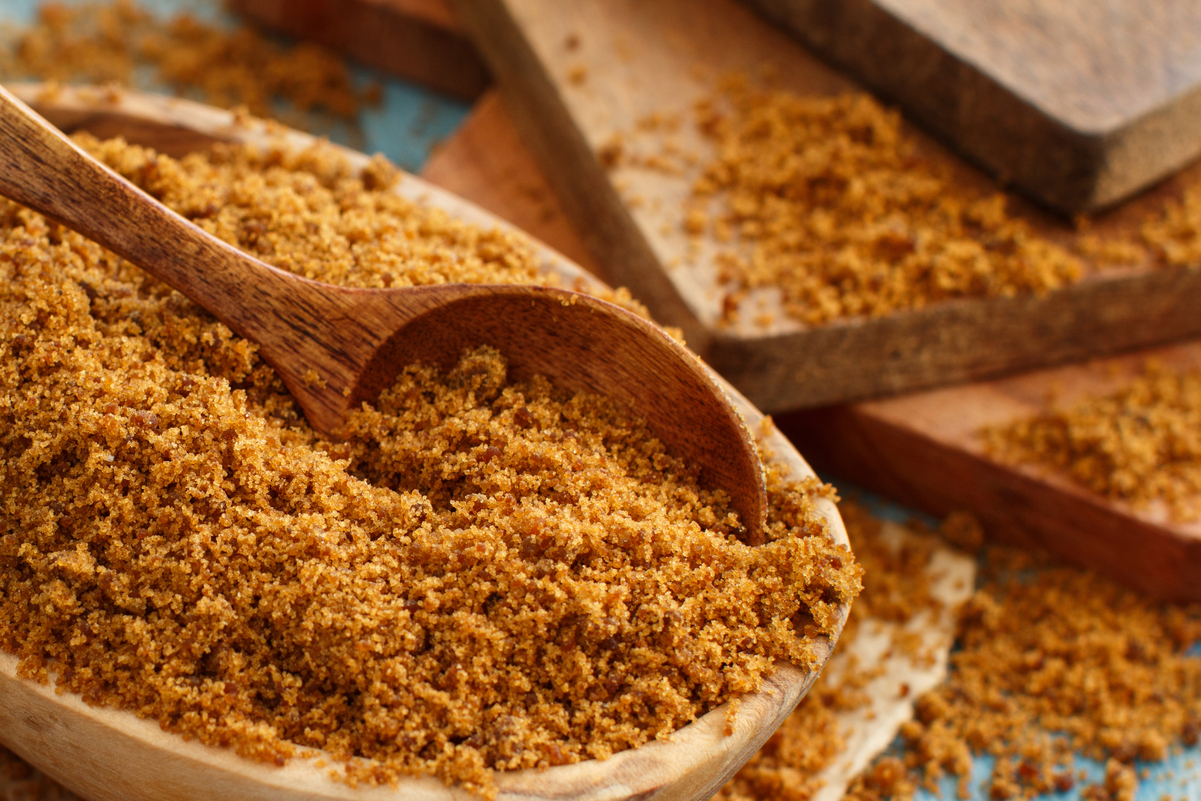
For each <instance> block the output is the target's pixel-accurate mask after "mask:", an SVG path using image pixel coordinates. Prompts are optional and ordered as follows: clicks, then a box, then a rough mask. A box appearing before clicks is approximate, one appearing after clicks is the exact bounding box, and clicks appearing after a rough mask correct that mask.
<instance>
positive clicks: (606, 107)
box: [454, 0, 1201, 412]
mask: <svg viewBox="0 0 1201 801" xmlns="http://www.w3.org/2000/svg"><path fill="white" fill-rule="evenodd" d="M454 7H455V9H456V11H457V12H458V14H459V16H460V18H461V19H462V21H463V24H464V26H465V28H466V29H467V30H468V32H469V33H470V34H471V35H472V37H473V39H474V40H475V41H476V43H477V44H478V46H479V47H480V50H481V52H482V53H483V54H484V56H485V58H486V59H487V60H488V61H489V63H490V65H491V66H492V68H493V72H494V74H495V75H496V76H497V78H498V81H499V83H500V85H501V88H502V91H503V92H504V93H505V99H506V102H507V104H508V107H509V110H510V112H511V114H512V118H513V120H514V123H515V124H516V125H517V128H518V130H519V131H520V132H521V134H522V137H523V138H524V139H525V141H526V142H527V143H528V145H529V147H530V149H531V152H533V154H534V156H535V158H537V159H538V161H539V163H540V164H541V166H542V167H543V170H544V172H545V174H546V176H547V178H548V180H549V181H550V182H551V185H552V186H553V187H554V189H555V191H556V193H557V194H558V195H559V197H560V199H561V200H562V202H563V206H564V209H565V210H566V212H567V214H568V216H569V217H570V218H571V219H572V220H573V222H574V223H575V224H576V227H577V230H578V231H579V232H580V235H581V236H582V238H583V240H584V244H585V246H586V247H588V249H589V251H590V252H591V253H592V254H593V255H594V257H595V259H596V262H597V264H598V265H599V266H600V269H601V271H602V272H603V273H604V274H605V275H606V276H610V280H611V281H612V282H614V283H617V284H622V285H625V286H628V287H629V288H630V289H631V290H632V291H633V292H634V293H635V295H636V296H637V297H638V298H640V299H641V300H643V301H644V302H646V303H647V304H648V305H649V306H650V307H651V310H652V312H653V313H654V314H655V316H656V318H657V319H658V320H659V321H660V322H663V323H665V324H669V325H676V326H679V327H681V328H682V329H683V330H684V332H685V335H686V336H687V338H688V341H689V343H690V345H692V347H693V348H694V349H697V350H698V351H699V352H700V353H701V355H702V356H703V357H704V358H706V360H707V361H709V363H710V364H712V365H713V366H714V367H715V368H717V369H718V371H719V372H721V373H722V374H723V375H725V376H726V377H727V378H728V379H729V380H730V381H731V382H732V383H733V384H735V386H737V387H738V388H739V389H740V390H741V391H742V392H743V393H744V394H746V395H747V396H748V397H749V398H750V399H751V400H752V401H753V402H754V403H756V405H758V406H759V407H760V408H762V409H764V410H765V411H770V412H777V411H781V410H785V409H790V408H792V409H795V408H803V407H813V406H819V405H825V404H832V403H838V402H844V401H849V400H857V399H864V398H869V397H873V396H881V395H887V394H895V393H898V392H903V391H912V390H916V389H921V388H927V387H932V386H939V385H945V384H949V383H953V382H962V381H967V380H973V379H980V378H985V377H992V376H997V375H1001V374H1004V373H1007V372H1015V371H1019V370H1023V369H1030V368H1034V367H1039V366H1045V365H1049V364H1056V363H1061V362H1065V361H1071V360H1079V359H1083V358H1087V357H1090V356H1093V355H1097V354H1105V353H1114V352H1118V351H1121V350H1124V349H1131V348H1135V347H1140V346H1148V345H1152V344H1157V343H1161V342H1166V341H1170V340H1172V339H1177V338H1183V337H1186V336H1189V335H1197V334H1201V315H1198V314H1196V309H1197V308H1198V305H1199V304H1201V271H1196V270H1188V269H1184V268H1181V269H1150V268H1149V266H1147V265H1143V266H1141V267H1135V268H1130V269H1125V270H1099V271H1097V272H1096V273H1095V274H1094V275H1093V276H1092V277H1090V278H1089V279H1087V280H1085V281H1084V282H1082V283H1081V284H1079V285H1077V286H1073V287H1071V288H1068V289H1065V290H1061V291H1059V292H1055V293H1052V294H1050V295H1048V296H1046V297H1042V298H1038V297H1019V298H1012V299H996V300H971V301H955V302H948V303H942V304H936V305H932V306H930V307H927V308H925V309H920V310H917V311H912V312H902V313H897V314H892V315H889V316H887V317H883V318H877V319H871V320H862V319H856V320H849V321H846V322H842V323H836V324H831V325H825V326H821V327H817V328H809V329H807V328H805V327H804V326H802V325H801V324H799V323H795V322H792V321H788V320H786V319H785V318H783V317H782V315H776V316H775V318H774V319H773V320H772V321H771V322H768V323H761V322H759V321H758V319H757V317H758V315H757V314H756V310H758V309H767V310H769V311H770V310H771V309H772V308H773V305H772V304H773V295H772V293H771V292H770V291H764V292H762V293H757V294H754V293H753V294H752V296H751V297H750V298H748V299H747V300H746V301H745V303H744V304H743V306H742V307H741V308H742V309H743V311H744V313H742V314H741V315H740V319H741V320H742V322H741V323H740V324H739V326H738V327H736V328H733V329H726V328H722V327H720V326H719V320H720V316H721V312H722V303H723V292H722V290H721V287H720V286H719V285H718V283H717V280H716V272H717V271H716V267H715V265H714V263H713V258H712V257H713V254H714V251H715V249H716V248H715V246H714V245H713V244H712V243H706V244H702V245H701V250H700V252H699V255H698V256H697V258H696V261H695V265H691V264H689V263H688V258H687V256H688V253H689V239H688V237H687V235H686V234H685V233H684V232H683V231H682V230H681V226H680V225H679V222H680V220H679V208H680V203H681V201H682V200H683V199H684V198H685V197H686V196H687V194H688V191H689V187H690V184H691V176H690V175H689V174H687V173H685V174H683V175H669V174H663V173H659V172H653V171H647V170H634V169H626V168H618V169H616V170H613V171H611V172H610V171H607V170H606V169H605V168H604V167H603V166H602V164H601V162H600V160H599V158H598V156H597V153H598V152H599V151H600V150H601V149H602V148H603V146H604V145H605V144H607V143H608V142H609V141H611V138H612V137H613V136H614V134H617V133H627V134H628V133H630V132H634V131H636V130H637V123H638V120H640V119H642V118H644V117H646V116H648V115H650V114H652V113H656V112H659V113H678V114H680V115H681V116H682V117H683V118H684V119H685V120H687V119H688V118H689V114H690V109H691V107H692V104H693V102H694V101H695V100H696V99H698V98H700V97H703V96H706V95H708V94H710V93H711V91H712V87H713V85H714V81H715V79H716V78H718V77H720V76H722V75H724V74H727V73H730V72H734V71H744V72H747V73H749V74H751V75H752V76H753V75H756V74H758V72H759V70H760V68H761V67H762V66H763V65H764V64H767V65H770V66H771V67H773V68H774V73H775V75H776V84H777V85H778V86H780V87H782V88H786V89H790V90H792V91H795V92H798V93H801V94H807V95H829V94H835V93H839V92H845V91H849V90H853V89H855V86H854V85H853V84H852V83H850V82H849V81H848V80H847V79H845V78H844V77H842V76H840V75H839V74H837V73H836V72H834V71H833V70H832V69H830V68H829V67H827V66H825V65H824V64H823V63H821V62H819V61H818V60H817V59H816V58H814V57H813V56H811V55H810V54H808V53H807V52H806V51H805V50H804V49H803V48H801V47H800V46H799V45H797V44H796V43H795V42H794V41H792V40H790V39H789V38H788V37H787V36H786V35H785V34H784V33H782V32H780V31H777V30H775V29H774V28H773V27H772V26H770V25H769V24H767V23H766V22H765V21H764V20H762V19H761V18H759V17H758V16H756V15H755V14H754V13H753V12H752V11H751V10H750V9H749V8H747V7H745V6H743V5H741V4H739V3H737V2H735V0H659V2H656V3H653V4H647V3H640V2H635V0H605V1H603V2H602V0H579V2H576V3H573V4H571V6H570V8H568V7H566V6H562V5H559V4H556V3H554V2H551V0H454ZM678 141H679V144H680V146H681V147H682V148H683V149H685V150H687V149H694V150H696V151H697V152H699V153H701V154H702V155H703V154H704V153H705V148H706V146H707V143H705V142H704V141H703V140H701V139H700V137H699V136H697V135H695V133H694V132H691V129H690V127H689V126H688V125H684V126H682V127H681V129H680V131H679V132H678ZM919 141H921V142H922V145H921V147H922V152H923V153H924V154H925V155H926V156H927V157H929V158H930V159H933V160H935V161H936V162H937V163H940V164H945V165H947V167H948V169H951V170H952V171H953V172H954V173H955V174H956V175H959V176H962V178H961V180H963V181H965V182H969V183H975V184H977V185H980V186H988V184H987V182H985V181H984V179H983V178H982V176H980V175H979V174H977V173H975V172H973V171H972V170H970V169H969V168H967V167H966V166H965V165H964V164H963V163H962V162H959V161H958V160H957V159H954V158H953V157H952V156H950V155H949V154H948V153H947V152H946V151H945V150H943V149H942V148H940V147H939V146H937V145H936V144H934V143H933V142H931V141H929V140H928V139H923V138H921V137H919ZM1178 187H1179V184H1178V183H1176V184H1171V183H1170V184H1169V185H1168V186H1165V187H1164V188H1161V189H1159V190H1157V192H1159V193H1160V195H1163V194H1167V193H1171V192H1173V191H1178ZM1153 200H1154V198H1150V199H1146V198H1142V199H1139V200H1138V201H1137V202H1135V203H1133V204H1126V205H1124V206H1123V207H1122V208H1121V209H1119V210H1117V211H1115V212H1113V213H1112V214H1109V215H1106V216H1104V217H1102V218H1101V219H1099V220H1098V222H1097V224H1096V226H1095V228H1096V230H1098V231H1101V232H1104V231H1106V230H1115V229H1117V228H1120V227H1122V226H1127V227H1128V226H1130V225H1132V224H1133V223H1132V221H1133V220H1135V219H1136V218H1137V215H1138V214H1139V209H1144V208H1146V206H1145V205H1143V204H1145V203H1147V202H1152V201H1153ZM1016 206H1017V207H1018V208H1019V209H1020V210H1021V211H1022V213H1023V214H1026V215H1028V216H1029V218H1030V219H1031V220H1032V221H1033V222H1034V223H1035V224H1036V225H1037V226H1039V227H1040V230H1043V231H1044V232H1046V233H1047V234H1048V235H1050V236H1053V237H1057V238H1060V239H1064V240H1068V239H1070V238H1071V237H1072V236H1073V235H1074V234H1073V232H1072V231H1071V229H1070V227H1068V226H1066V225H1063V224H1062V223H1058V222H1056V221H1055V220H1053V219H1050V218H1048V217H1046V216H1044V215H1040V214H1039V213H1038V212H1037V211H1036V210H1034V209H1033V208H1030V207H1024V206H1022V204H1020V203H1019V204H1016Z"/></svg>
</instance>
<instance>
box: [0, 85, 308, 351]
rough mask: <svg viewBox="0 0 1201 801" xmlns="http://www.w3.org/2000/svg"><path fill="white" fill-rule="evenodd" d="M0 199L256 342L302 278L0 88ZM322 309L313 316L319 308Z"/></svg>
mask: <svg viewBox="0 0 1201 801" xmlns="http://www.w3.org/2000/svg"><path fill="white" fill-rule="evenodd" d="M0 195H4V196H5V197H8V198H10V199H12V200H15V201H16V202H18V203H20V204H22V205H24V206H27V207H29V208H31V209H33V210H34V211H37V212H39V213H41V214H43V215H44V216H46V217H49V218H51V219H53V220H56V221H57V222H60V223H62V224H63V225H65V226H66V227H68V228H70V229H72V230H74V231H77V232H78V233H80V234H83V235H84V236H85V237H87V238H88V239H91V240H93V241H94V242H98V243H100V244H101V245H103V246H105V247H106V248H108V249H109V250H111V251H112V252H114V253H116V254H117V255H119V256H121V257H123V258H125V259H127V260H128V261H130V262H133V263H134V264H136V265H138V266H139V267H141V268H142V269H143V270H145V271H146V272H148V273H150V274H151V275H153V276H154V277H155V278H158V279H159V280H161V281H163V282H165V283H167V284H170V285H171V286H172V287H174V288H175V289H177V290H179V291H180V292H182V293H183V294H184V295H187V296H188V297H189V298H190V299H192V300H193V301H195V302H196V303H198V304H199V305H201V306H203V307H204V308H205V309H207V310H208V311H209V312H211V313H212V314H213V315H215V316H216V317H218V318H219V319H220V320H221V321H222V322H224V323H226V324H227V325H229V326H230V328H232V329H233V330H234V331H236V332H237V333H239V334H241V335H242V336H246V337H248V338H250V339H254V340H256V341H258V340H260V339H261V335H262V334H264V333H265V332H267V331H269V330H270V329H271V328H272V327H273V326H275V327H278V323H277V322H274V323H273V322H272V320H273V317H274V308H273V307H272V304H271V302H270V298H271V296H272V295H273V294H275V293H277V292H280V291H289V292H295V291H296V290H297V287H298V285H301V284H306V283H309V282H307V281H305V280H304V279H302V278H299V277H297V276H294V275H291V274H289V273H286V272H284V271H282V270H279V269H276V268H274V267H271V266H270V265H267V264H265V263H263V262H260V261H258V260H257V259H253V258H251V257H249V256H247V255H246V254H244V253H242V252H241V251H239V250H237V249H236V248H234V247H232V246H230V245H228V244H226V243H225V242H222V241H221V240H220V239H218V238H216V237H215V236H212V235H211V234H209V233H207V232H206V231H204V230H203V229H201V228H199V227H198V226H196V225H194V224H193V223H191V222H189V221H188V220H186V219H184V218H183V217H181V216H180V215H178V214H176V213H175V212H173V211H171V210H170V209H168V208H167V207H166V206H164V205H162V204H161V203H159V202H158V201H157V200H155V199H154V198H153V197H151V196H150V195H148V194H147V193H145V192H143V191H142V190H141V189H138V188H137V187H136V186H134V185H133V184H131V183H130V182H129V181H127V180H125V179H124V178H122V177H121V176H120V175H118V174H117V173H116V172H114V171H113V170H111V169H109V168H108V167H107V166H105V165H104V164H101V163H100V162H99V161H97V160H96V159H94V158H92V157H91V156H90V155H88V154H87V153H85V152H84V151H83V150H81V149H80V148H79V147H78V146H77V145H76V144H75V143H74V142H72V141H71V140H70V139H68V138H67V137H66V136H64V135H63V134H62V133H61V132H60V131H58V130H57V129H56V128H54V126H52V125H50V123H48V122H46V121H45V120H44V119H42V118H41V117H40V116H39V115H38V114H37V113H36V112H34V111H33V110H32V109H30V108H29V107H28V106H26V105H25V104H24V103H22V102H21V101H20V100H18V99H17V98H16V97H14V96H13V95H12V94H11V93H9V92H8V90H6V89H4V88H3V87H0ZM318 313H319V312H318Z"/></svg>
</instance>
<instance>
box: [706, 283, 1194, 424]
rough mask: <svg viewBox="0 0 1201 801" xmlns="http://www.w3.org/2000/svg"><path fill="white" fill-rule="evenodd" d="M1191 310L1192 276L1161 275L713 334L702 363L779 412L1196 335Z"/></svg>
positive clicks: (755, 400)
mask: <svg viewBox="0 0 1201 801" xmlns="http://www.w3.org/2000/svg"><path fill="white" fill-rule="evenodd" d="M1198 308H1201V270H1196V269H1192V268H1188V267H1179V268H1168V267H1165V268H1162V269H1158V270H1154V271H1151V272H1148V273H1144V274H1140V275H1137V276H1127V277H1121V278H1107V279H1102V278H1098V279H1093V280H1087V281H1084V282H1082V283H1079V284H1076V285H1074V286H1070V287H1066V288H1064V289H1060V290H1057V291H1055V292H1051V293H1049V294H1047V295H1045V296H1043V297H1037V296H1024V297H1017V298H994V299H987V300H957V301H948V302H945V303H940V304H937V305H934V306H930V307H928V308H924V309H918V310H914V311H909V312H900V313H896V314H891V315H888V316H885V317H879V318H873V319H868V320H857V321H852V322H849V323H845V324H833V325H826V326H822V327H819V328H814V329H811V330H808V331H802V332H799V333H796V334H786V335H782V336H776V337H764V338H759V339H743V338H738V337H733V336H718V337H715V338H714V340H713V342H712V344H711V347H710V348H709V350H708V351H707V354H706V358H707V359H708V361H709V363H710V364H712V365H713V367H714V368H715V369H716V370H717V371H718V372H720V373H722V375H724V376H725V377H726V379H727V380H729V381H730V383H732V384H733V385H734V386H736V387H738V389H739V391H741V392H742V393H743V394H744V395H746V396H747V398H749V399H750V400H751V402H752V403H754V404H755V405H756V406H757V407H759V408H760V409H763V410H764V411H766V412H769V413H778V412H781V411H786V410H792V409H802V408H811V407H817V406H824V405H828V404H834V403H845V402H848V401H857V400H864V399H868V398H874V397H882V396H886V395H893V394H898V393H901V392H911V391H916V390H919V389H930V388H934V387H937V386H944V385H948V384H955V383H962V382H966V381H974V380H980V379H984V378H996V377H999V376H1002V375H1006V374H1011V373H1016V372H1020V371H1023V370H1030V369H1034V368H1039V367H1048V366H1053V365H1057V364H1063V363H1066V362H1072V361H1081V360H1085V359H1088V358H1092V357H1094V356H1103V355H1112V354H1116V353H1120V352H1123V351H1129V350H1134V349H1137V348H1142V347H1148V346H1151V345H1159V344H1164V343H1167V342H1171V341H1175V340H1180V339H1184V338H1187V337H1192V336H1201V315H1199V314H1197V309H1198ZM981 321H984V322H981ZM868 354H886V357H885V358H884V359H883V360H880V359H874V360H868V359H866V358H865V356H866V355H868Z"/></svg>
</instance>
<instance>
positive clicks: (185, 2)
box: [0, 0, 1201, 801]
mask: <svg viewBox="0 0 1201 801" xmlns="http://www.w3.org/2000/svg"><path fill="white" fill-rule="evenodd" d="M79 1H80V0H68V2H79ZM38 3H39V0H0V20H4V21H9V22H17V23H22V22H28V21H29V20H31V19H32V18H33V14H34V10H35V8H36V7H37V5H38ZM141 4H142V5H143V6H144V7H146V8H149V9H151V10H154V11H156V12H158V13H161V14H171V13H175V12H178V11H181V10H187V11H189V12H191V13H193V14H195V15H196V16H198V17H200V18H202V19H206V20H209V21H214V22H228V21H229V20H228V18H227V17H226V16H225V15H224V12H222V11H221V10H220V6H219V4H218V3H216V2H212V1H211V0H141ZM355 77H356V80H357V81H359V82H361V83H362V84H366V83H367V82H369V81H373V80H374V81H378V82H379V83H380V84H381V85H382V87H383V89H384V102H383V103H382V104H381V106H380V107H378V108H371V109H367V110H366V111H365V112H364V113H363V117H362V120H361V123H360V128H361V136H362V139H356V138H355V137H353V136H352V135H351V134H350V133H349V132H348V131H333V132H331V133H330V135H331V138H333V139H335V140H341V141H342V142H343V143H350V144H353V145H355V146H359V147H360V148H361V149H363V150H365V151H366V152H369V153H374V152H382V153H384V154H385V155H387V156H388V157H389V158H390V159H392V160H393V161H394V162H395V163H397V164H399V165H400V166H402V167H404V168H405V169H407V170H410V171H413V172H416V171H418V170H420V168H421V166H422V164H424V163H425V160H426V159H427V158H428V157H429V153H430V151H431V149H432V148H433V146H434V145H436V144H437V142H438V141H439V140H441V139H443V138H445V137H446V136H449V135H450V134H451V133H453V132H454V130H455V129H456V128H457V127H458V125H459V124H460V123H461V122H462V120H463V119H464V117H465V116H466V115H467V113H468V111H469V107H468V105H466V104H465V103H463V102H461V101H458V100H453V99H451V98H448V97H446V96H443V95H439V94H437V93H435V92H431V91H429V90H427V89H425V88H423V87H420V86H416V85H414V84H411V83H407V82H405V81H400V80H397V79H394V78H390V77H387V76H385V75H382V74H380V73H378V72H376V71H372V70H367V69H364V68H360V67H356V68H355ZM825 478H830V477H825ZM835 483H836V484H839V485H840V489H841V491H842V493H843V495H844V497H845V496H847V495H857V496H859V498H860V499H861V500H863V501H864V502H866V503H867V504H868V505H869V507H871V508H872V509H873V511H875V512H876V513H877V514H879V515H881V516H883V517H887V518H891V519H896V520H904V519H907V518H909V517H913V516H915V515H916V513H914V512H912V511H911V510H909V509H907V508H905V507H904V506H902V505H899V504H896V503H892V502H889V501H886V500H883V499H880V498H876V497H874V496H871V495H870V494H867V493H860V492H858V491H857V490H856V489H855V488H854V487H852V486H850V485H846V484H842V483H841V482H837V481H835ZM1198 658H1201V656H1199V657H1198ZM893 748H894V750H898V751H899V749H900V745H899V744H894V746H893ZM992 765H993V760H992V758H991V757H987V756H983V757H977V758H976V760H975V763H974V770H973V777H972V782H971V793H972V795H971V799H972V801H991V800H990V799H989V798H988V794H987V780H988V777H989V774H990V772H991V769H992ZM1077 768H1078V769H1080V770H1084V771H1086V772H1087V773H1088V775H1089V778H1088V780H1086V781H1084V782H1078V783H1077V784H1076V789H1073V790H1071V791H1069V792H1066V793H1058V794H1052V795H1050V796H1047V798H1054V799H1057V800H1058V801H1076V800H1077V799H1080V798H1081V789H1082V788H1083V787H1084V786H1085V785H1086V784H1088V783H1095V782H1098V781H1101V780H1103V778H1104V766H1103V765H1102V764H1100V763H1097V762H1096V761H1094V760H1089V759H1085V758H1083V757H1081V758H1078V764H1077ZM1139 769H1140V771H1142V770H1146V771H1147V777H1146V778H1145V779H1142V780H1141V781H1140V784H1139V790H1138V795H1137V801H1160V799H1163V798H1165V797H1167V798H1171V799H1186V800H1187V801H1201V748H1199V747H1194V748H1189V749H1176V751H1175V753H1173V754H1172V755H1171V756H1170V757H1169V758H1168V759H1167V760H1166V761H1164V762H1160V763H1153V764H1146V765H1142V764H1140V765H1139ZM956 793H957V790H956V781H955V779H954V778H953V777H948V778H947V780H946V781H944V782H943V784H942V787H941V794H940V795H935V794H933V793H930V792H927V791H924V790H923V791H920V792H919V796H918V797H919V799H921V801H935V799H937V798H940V797H941V799H946V800H947V801H949V800H950V799H954V798H956Z"/></svg>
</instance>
